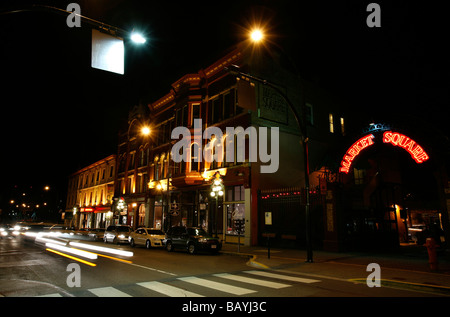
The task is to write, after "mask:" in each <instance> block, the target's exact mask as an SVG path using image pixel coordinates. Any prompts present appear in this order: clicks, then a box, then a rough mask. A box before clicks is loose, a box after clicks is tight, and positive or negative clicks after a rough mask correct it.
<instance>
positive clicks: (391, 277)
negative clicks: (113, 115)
mask: <svg viewBox="0 0 450 317" xmlns="http://www.w3.org/2000/svg"><path fill="white" fill-rule="evenodd" d="M221 252H222V253H225V254H229V255H237V256H244V257H247V258H248V259H249V261H248V262H247V264H248V265H249V266H252V267H256V268H260V269H273V270H281V271H282V270H289V271H295V272H296V273H298V274H301V275H308V276H311V277H317V278H320V277H322V278H329V279H338V280H342V281H344V280H345V281H348V282H353V283H364V284H366V279H367V277H368V276H369V274H371V273H372V270H369V271H368V269H367V266H368V265H369V264H370V263H377V264H378V265H379V266H380V269H381V285H382V287H392V288H401V289H413V290H417V291H420V292H426V293H433V294H437V295H447V296H450V255H449V254H448V253H447V252H444V251H442V252H440V253H439V256H438V260H439V264H438V269H437V270H431V269H430V265H429V263H428V254H427V250H426V248H425V247H423V246H415V245H412V246H402V247H400V248H399V250H396V251H389V252H327V251H321V250H314V251H313V263H306V262H305V260H306V251H305V250H299V249H282V248H271V250H270V258H269V254H268V250H267V248H266V247H261V246H252V247H248V246H240V250H239V252H238V246H237V245H236V244H224V245H223V247H222V251H221Z"/></svg>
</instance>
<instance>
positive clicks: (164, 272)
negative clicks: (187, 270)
mask: <svg viewBox="0 0 450 317" xmlns="http://www.w3.org/2000/svg"><path fill="white" fill-rule="evenodd" d="M124 263H126V262H124ZM126 264H128V265H133V266H136V267H140V268H142V269H146V270H150V271H154V272H158V273H163V274H167V275H172V276H177V274H175V273H170V272H166V271H163V270H158V269H155V268H152V267H148V266H143V265H139V264H136V263H126Z"/></svg>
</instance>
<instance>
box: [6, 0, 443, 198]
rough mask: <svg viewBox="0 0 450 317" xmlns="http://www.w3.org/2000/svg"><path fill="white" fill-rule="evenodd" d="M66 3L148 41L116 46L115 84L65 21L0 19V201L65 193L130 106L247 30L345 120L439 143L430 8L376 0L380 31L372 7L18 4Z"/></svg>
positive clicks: (24, 16) (82, 34)
mask: <svg viewBox="0 0 450 317" xmlns="http://www.w3.org/2000/svg"><path fill="white" fill-rule="evenodd" d="M70 2H77V3H78V4H80V6H81V14H82V15H85V16H88V17H90V18H93V19H96V20H100V21H103V22H106V23H108V24H111V25H115V26H118V27H121V28H123V29H127V30H131V29H133V28H135V29H137V30H142V31H143V32H145V33H146V35H147V37H148V42H147V43H146V44H145V45H144V46H141V47H137V46H135V45H134V44H132V43H130V42H129V41H128V40H126V41H125V54H126V57H125V58H126V60H125V75H117V74H112V73H108V72H104V71H100V70H97V69H92V68H91V67H90V58H91V55H90V54H91V26H90V25H88V24H82V27H81V28H69V27H68V26H67V25H66V17H65V16H62V15H56V14H53V13H46V12H22V13H15V14H8V15H0V41H1V42H0V43H1V44H0V45H1V46H0V48H1V49H0V51H1V53H0V54H1V58H0V62H1V68H0V73H1V77H2V80H1V84H0V85H1V101H0V102H1V106H2V107H1V109H2V116H1V124H0V135H1V138H2V143H1V151H2V153H1V161H0V164H1V178H0V185H1V188H0V190H1V191H2V194H1V195H0V199H4V200H6V201H7V200H8V197H6V196H7V191H8V189H9V188H11V186H14V185H17V184H20V185H30V186H31V185H33V186H41V184H50V185H52V186H53V187H57V188H59V190H60V191H61V192H65V191H66V190H67V176H68V175H69V174H71V173H73V172H75V171H76V170H78V169H79V168H82V167H84V166H87V165H89V164H91V163H93V162H95V161H97V160H99V159H102V158H104V157H106V156H108V155H110V154H115V153H116V152H117V134H118V131H119V130H120V129H123V127H124V126H125V125H126V122H127V116H128V111H129V110H130V109H131V108H132V107H133V106H134V105H136V104H137V103H139V102H140V101H141V102H147V101H154V100H156V99H158V98H160V97H161V96H163V95H164V94H166V93H167V92H168V91H169V89H170V85H171V84H172V83H173V82H175V81H176V80H177V79H178V78H180V77H181V76H182V75H184V74H186V73H189V72H197V71H198V70H199V69H201V68H203V67H206V66H208V65H209V64H210V63H212V62H213V61H215V60H216V59H217V58H219V57H220V56H221V54H222V53H223V52H224V51H226V50H227V49H228V48H230V47H231V46H233V45H234V44H236V43H239V42H240V41H242V40H244V38H245V37H244V36H245V35H244V33H243V30H245V28H248V27H249V26H250V25H251V23H252V22H253V21H257V22H258V21H259V22H261V23H263V24H265V25H266V28H268V30H269V33H270V41H272V42H273V43H276V44H277V45H279V46H281V47H282V48H283V50H284V51H285V52H286V54H289V56H290V57H291V58H292V60H294V62H295V63H296V64H297V68H298V69H299V71H300V72H301V75H302V76H303V77H304V78H305V79H306V80H311V81H314V82H316V83H317V84H318V85H320V86H322V87H323V88H326V89H328V90H330V91H331V92H333V93H336V94H337V95H338V96H340V97H342V98H343V100H345V102H346V103H347V104H348V105H349V106H350V107H351V108H352V109H354V110H355V111H360V112H363V113H364V114H369V115H372V116H373V117H374V119H378V118H383V117H387V115H386V113H387V111H388V112H389V116H391V115H392V116H394V117H395V116H402V115H404V114H406V113H408V116H415V117H419V118H421V120H423V121H424V122H425V121H426V122H430V123H431V124H432V125H433V126H435V127H436V128H438V129H439V130H440V131H442V133H444V134H446V135H447V136H448V132H449V129H448V124H447V120H448V107H449V81H450V80H449V76H448V74H449V72H448V71H449V67H448V66H449V65H448V60H449V56H450V55H449V48H448V47H449V45H448V34H449V33H448V31H449V29H450V28H449V26H448V25H447V22H446V21H447V20H448V19H447V18H446V16H445V14H446V12H447V11H446V10H445V9H446V8H443V7H440V4H441V3H437V4H435V3H432V2H428V1H427V2H422V3H420V4H419V3H415V2H411V1H377V3H378V4H379V5H380V6H381V27H380V28H369V27H368V26H367V24H366V18H367V16H368V15H369V12H366V8H367V5H368V4H369V3H370V2H372V1H328V2H324V1H314V2H312V1H311V3H308V2H305V1H261V0H260V1H243V0H240V1H222V0H218V1H182V2H181V1H152V0H148V1H121V0H98V1H92V0H83V1H31V2H28V3H34V4H46V5H51V6H55V7H59V8H62V9H66V8H67V4H68V3H70ZM26 3H27V2H24V1H2V2H1V6H0V8H1V9H2V11H4V10H7V9H8V8H20V7H21V5H22V4H26ZM8 5H9V6H8ZM447 14H448V13H447Z"/></svg>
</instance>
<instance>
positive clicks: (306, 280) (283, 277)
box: [244, 271, 320, 284]
mask: <svg viewBox="0 0 450 317" xmlns="http://www.w3.org/2000/svg"><path fill="white" fill-rule="evenodd" d="M244 273H248V274H254V275H259V276H264V277H270V278H276V279H279V280H286V281H292V282H300V283H307V284H309V283H317V282H320V281H319V280H313V279H309V278H302V277H295V276H287V275H281V274H275V273H270V272H265V271H244Z"/></svg>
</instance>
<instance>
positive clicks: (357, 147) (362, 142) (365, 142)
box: [339, 134, 375, 174]
mask: <svg viewBox="0 0 450 317" xmlns="http://www.w3.org/2000/svg"><path fill="white" fill-rule="evenodd" d="M374 138H375V137H374V135H373V134H369V135H367V136H365V137H362V138H361V139H359V140H358V141H356V142H355V143H353V145H352V146H351V147H350V148H349V149H348V150H347V152H346V153H345V155H344V158H343V159H342V162H341V167H340V168H339V172H343V173H346V174H347V173H348V172H349V170H350V166H351V165H352V162H353V160H354V159H355V157H356V156H358V154H359V153H360V152H361V151H362V150H364V149H365V148H366V147H369V146H371V145H372V144H373V141H372V139H374Z"/></svg>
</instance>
